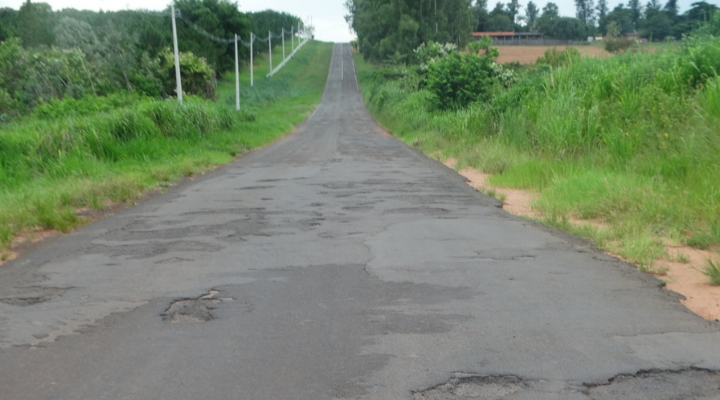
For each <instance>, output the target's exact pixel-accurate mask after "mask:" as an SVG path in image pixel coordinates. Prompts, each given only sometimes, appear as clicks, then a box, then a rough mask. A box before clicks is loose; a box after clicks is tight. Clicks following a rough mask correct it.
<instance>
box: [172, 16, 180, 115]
mask: <svg viewBox="0 0 720 400" xmlns="http://www.w3.org/2000/svg"><path fill="white" fill-rule="evenodd" d="M170 12H172V30H173V48H174V49H175V81H176V82H177V89H175V90H177V98H178V102H180V103H182V101H183V99H182V97H183V96H182V82H181V81H180V54H179V52H178V40H177V27H176V26H175V6H174V5H173V6H170Z"/></svg>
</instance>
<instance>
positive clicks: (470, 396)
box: [412, 375, 526, 400]
mask: <svg viewBox="0 0 720 400" xmlns="http://www.w3.org/2000/svg"><path fill="white" fill-rule="evenodd" d="M525 386H526V385H525V383H524V382H523V380H522V379H520V378H518V377H517V376H513V375H504V376H468V377H456V378H451V379H450V380H448V381H447V382H445V383H442V384H440V385H438V386H435V387H432V388H429V389H425V390H422V391H418V392H413V393H412V394H413V399H414V400H476V399H482V400H499V399H502V398H504V397H505V396H508V395H511V394H513V393H515V392H517V391H520V390H522V389H523V388H524V387H525Z"/></svg>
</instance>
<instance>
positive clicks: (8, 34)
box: [0, 7, 18, 42]
mask: <svg viewBox="0 0 720 400" xmlns="http://www.w3.org/2000/svg"><path fill="white" fill-rule="evenodd" d="M17 19H18V12H17V11H15V10H13V9H12V8H7V7H6V8H0V42H2V41H5V40H8V39H10V38H12V37H16V36H17Z"/></svg>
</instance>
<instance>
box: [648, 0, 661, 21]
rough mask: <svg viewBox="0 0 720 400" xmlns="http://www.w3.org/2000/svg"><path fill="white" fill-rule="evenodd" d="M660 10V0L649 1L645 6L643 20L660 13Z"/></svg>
mask: <svg viewBox="0 0 720 400" xmlns="http://www.w3.org/2000/svg"><path fill="white" fill-rule="evenodd" d="M660 10H662V5H660V0H649V1H648V2H647V4H646V5H645V19H646V20H648V19H650V18H652V17H654V16H655V14H657V13H659V12H660Z"/></svg>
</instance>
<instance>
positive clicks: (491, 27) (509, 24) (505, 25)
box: [487, 13, 515, 32]
mask: <svg viewBox="0 0 720 400" xmlns="http://www.w3.org/2000/svg"><path fill="white" fill-rule="evenodd" d="M514 29H515V24H514V23H513V21H512V20H511V19H510V17H509V16H508V15H507V14H504V13H503V14H493V15H490V19H489V20H488V24H487V30H488V31H490V32H498V31H499V32H510V31H513V30H514Z"/></svg>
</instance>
